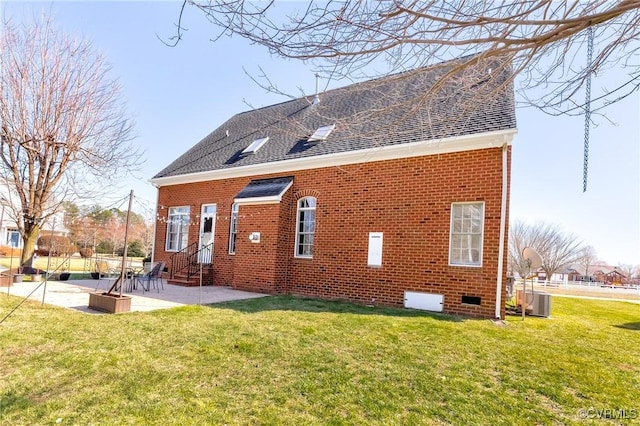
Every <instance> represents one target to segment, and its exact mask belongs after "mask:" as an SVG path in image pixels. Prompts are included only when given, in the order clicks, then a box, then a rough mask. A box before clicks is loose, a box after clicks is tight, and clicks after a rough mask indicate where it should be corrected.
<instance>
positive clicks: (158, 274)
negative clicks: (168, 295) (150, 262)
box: [137, 262, 164, 293]
mask: <svg viewBox="0 0 640 426" xmlns="http://www.w3.org/2000/svg"><path fill="white" fill-rule="evenodd" d="M163 271H164V262H158V263H156V265H155V266H154V267H153V269H151V271H149V272H148V273H146V274H144V275H138V277H137V279H138V282H139V283H140V285H142V289H143V290H145V291H149V290H151V285H152V284H153V285H154V287H155V288H156V289H157V290H158V293H160V286H162V289H163V290H164V283H163V282H162V272H163ZM158 282H159V283H158ZM145 283H147V284H146V286H145Z"/></svg>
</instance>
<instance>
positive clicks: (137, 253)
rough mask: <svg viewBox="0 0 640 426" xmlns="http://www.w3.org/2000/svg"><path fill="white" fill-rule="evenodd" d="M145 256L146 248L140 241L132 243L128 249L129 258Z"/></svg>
mask: <svg viewBox="0 0 640 426" xmlns="http://www.w3.org/2000/svg"><path fill="white" fill-rule="evenodd" d="M144 255H145V253H144V248H142V243H140V241H132V242H131V243H130V244H129V247H128V248H127V256H129V257H143V256H144Z"/></svg>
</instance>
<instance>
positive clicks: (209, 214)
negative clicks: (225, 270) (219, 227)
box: [198, 204, 216, 263]
mask: <svg viewBox="0 0 640 426" xmlns="http://www.w3.org/2000/svg"><path fill="white" fill-rule="evenodd" d="M215 231H216V205H215V204H203V205H202V211H201V212H200V245H199V248H200V255H199V256H198V262H200V263H211V259H212V258H213V238H214V236H215Z"/></svg>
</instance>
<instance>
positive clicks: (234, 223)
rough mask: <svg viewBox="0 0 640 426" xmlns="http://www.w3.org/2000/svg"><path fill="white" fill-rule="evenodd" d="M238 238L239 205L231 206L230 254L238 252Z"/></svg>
mask: <svg viewBox="0 0 640 426" xmlns="http://www.w3.org/2000/svg"><path fill="white" fill-rule="evenodd" d="M237 236H238V203H233V205H231V220H230V223H229V254H235V252H236V237H237Z"/></svg>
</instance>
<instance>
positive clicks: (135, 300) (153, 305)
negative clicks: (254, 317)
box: [0, 279, 267, 314]
mask: <svg viewBox="0 0 640 426" xmlns="http://www.w3.org/2000/svg"><path fill="white" fill-rule="evenodd" d="M112 283H113V281H111V282H110V281H109V280H106V279H102V280H73V281H47V283H46V293H45V283H44V281H43V282H21V283H14V284H13V285H12V286H11V287H0V293H4V294H11V295H13V296H18V297H23V298H24V297H27V296H28V297H29V299H32V300H35V301H38V302H41V301H42V297H43V294H44V303H46V304H49V305H56V306H62V307H65V308H70V309H76V310H78V311H82V312H86V313H91V314H102V312H99V311H95V310H93V309H89V293H94V292H96V291H100V292H105V291H107V289H108V288H109V287H110V285H111V284H112ZM124 294H126V295H128V296H131V311H132V312H134V311H153V310H156V309H168V308H174V307H177V306H184V305H206V304H210V303H219V302H227V301H231V300H242V299H252V298H256V297H264V296H267V295H266V294H261V293H251V292H247V291H239V290H233V289H231V288H229V287H218V286H205V287H182V286H176V285H172V284H167V283H164V289H162V287H161V288H160V291H159V292H158V291H157V290H156V289H154V288H151V290H150V291H143V290H142V289H141V288H138V289H137V290H134V291H132V292H130V293H124Z"/></svg>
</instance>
